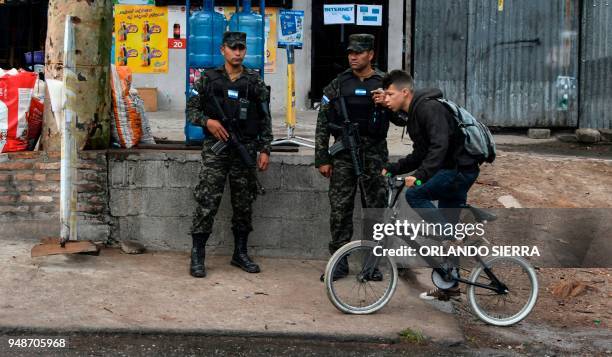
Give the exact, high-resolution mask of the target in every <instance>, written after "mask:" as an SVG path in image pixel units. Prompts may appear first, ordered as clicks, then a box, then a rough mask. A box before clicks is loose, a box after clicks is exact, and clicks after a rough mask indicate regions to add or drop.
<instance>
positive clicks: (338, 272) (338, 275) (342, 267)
mask: <svg viewBox="0 0 612 357" xmlns="http://www.w3.org/2000/svg"><path fill="white" fill-rule="evenodd" d="M348 273H349V264H348V257H347V256H344V257H342V258H341V259H340V261H339V262H338V264H337V265H336V269H335V270H334V274H333V276H332V280H333V281H336V280H339V279H342V278H346V276H347V275H348ZM319 280H321V281H325V274H321V277H320V278H319Z"/></svg>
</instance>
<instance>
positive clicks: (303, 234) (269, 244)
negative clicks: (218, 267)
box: [108, 150, 360, 258]
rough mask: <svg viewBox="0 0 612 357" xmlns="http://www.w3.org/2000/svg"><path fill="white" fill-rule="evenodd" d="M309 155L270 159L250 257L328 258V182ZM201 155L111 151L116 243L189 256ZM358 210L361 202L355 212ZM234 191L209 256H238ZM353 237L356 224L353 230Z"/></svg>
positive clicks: (255, 210)
mask: <svg viewBox="0 0 612 357" xmlns="http://www.w3.org/2000/svg"><path fill="white" fill-rule="evenodd" d="M313 162H314V157H313V156H312V155H299V154H294V153H292V154H276V153H275V154H273V155H272V156H271V164H270V168H269V169H268V171H266V172H263V173H261V172H259V173H258V177H259V180H260V181H261V183H262V185H263V187H264V188H265V190H266V194H265V195H263V196H258V197H257V200H256V201H255V203H254V207H253V226H254V232H253V233H252V235H251V239H250V241H249V244H250V246H251V250H252V252H253V254H255V255H259V256H267V257H288V258H326V257H328V255H329V253H328V247H327V246H328V242H329V239H330V233H329V199H328V196H327V190H328V185H329V183H328V180H327V179H325V178H323V177H322V176H321V175H320V174H319V173H318V171H317V170H316V169H315V168H314V164H313ZM200 167H201V156H200V152H199V151H197V150H190V151H186V150H185V151H179V150H177V151H165V152H159V151H154V150H111V151H109V152H108V171H109V175H108V176H109V178H110V182H109V199H108V202H109V212H110V215H111V218H112V220H114V221H116V222H117V224H116V227H113V229H112V232H111V235H112V237H113V238H114V239H116V240H123V239H132V240H137V241H140V242H141V243H143V244H144V245H145V246H147V248H149V249H154V250H179V251H186V250H188V249H190V245H191V238H190V236H189V230H190V227H191V221H192V215H193V211H194V210H195V207H196V202H195V200H194V198H193V189H194V187H195V186H196V185H197V183H198V180H199V178H198V177H199V171H200ZM359 207H360V204H359V203H358V201H356V208H357V209H356V212H355V214H359V213H360V212H359ZM231 217H232V209H231V204H230V200H229V185H228V184H226V187H225V194H224V197H223V199H222V202H221V206H220V209H219V212H218V214H217V217H216V220H215V225H214V228H213V236H212V237H211V240H210V241H209V247H210V248H209V251H210V252H211V253H213V254H228V253H230V252H231V250H232V249H233V236H232V232H231ZM355 224H356V227H355V228H356V231H358V228H359V222H357V221H356V222H355Z"/></svg>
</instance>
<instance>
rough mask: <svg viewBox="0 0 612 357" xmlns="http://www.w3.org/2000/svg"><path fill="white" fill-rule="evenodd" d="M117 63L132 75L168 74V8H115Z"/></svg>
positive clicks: (129, 6)
mask: <svg viewBox="0 0 612 357" xmlns="http://www.w3.org/2000/svg"><path fill="white" fill-rule="evenodd" d="M115 63H116V64H117V65H120V66H129V67H130V69H131V70H132V72H133V73H165V72H167V71H168V8H167V7H156V6H148V5H143V6H141V5H116V6H115Z"/></svg>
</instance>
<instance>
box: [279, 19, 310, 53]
mask: <svg viewBox="0 0 612 357" xmlns="http://www.w3.org/2000/svg"><path fill="white" fill-rule="evenodd" d="M278 19H279V24H280V25H279V26H280V31H278V47H286V46H294V47H296V48H302V45H303V44H304V11H301V10H280V12H279V14H278Z"/></svg>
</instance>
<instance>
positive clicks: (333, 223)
mask: <svg viewBox="0 0 612 357" xmlns="http://www.w3.org/2000/svg"><path fill="white" fill-rule="evenodd" d="M347 51H348V60H349V64H350V67H351V68H349V69H347V70H346V71H344V72H342V73H341V74H340V75H338V77H336V78H335V79H334V80H332V81H331V83H330V84H329V85H328V86H327V87H325V88H324V89H323V94H324V95H323V98H322V100H321V107H320V110H319V115H318V118H317V129H316V136H315V166H316V167H317V168H318V169H319V172H320V173H321V174H322V175H323V176H325V177H327V178H329V179H330V184H329V202H330V206H331V214H330V219H329V223H330V230H331V241H330V243H329V251H330V253H332V254H333V253H334V252H335V251H336V250H337V249H338V248H340V247H342V246H343V245H344V244H346V243H348V242H349V241H350V240H351V237H352V235H353V209H354V202H355V194H356V191H357V188H358V184H357V177H356V176H355V172H354V171H353V162H352V160H351V155H350V152H349V150H346V149H345V150H343V151H341V152H339V153H338V154H336V155H335V156H333V157H332V156H331V155H330V153H329V139H330V136H334V138H335V139H336V140H339V139H340V136H341V135H340V134H341V133H339V132H334V130H333V129H331V128H330V127H329V124H330V123H335V124H336V125H342V122H343V121H344V118H343V116H342V113H341V112H342V111H341V110H340V108H339V104H338V103H339V98H340V97H341V96H343V97H344V98H345V103H346V109H347V114H348V117H349V119H350V121H351V122H352V123H358V124H359V136H360V140H361V150H360V151H361V152H360V155H361V158H362V166H363V169H364V173H365V176H364V178H363V179H362V180H363V192H360V194H361V195H362V196H361V198H362V204H365V205H366V206H367V207H368V208H383V207H385V204H386V202H385V200H386V194H387V193H386V184H385V179H384V177H382V176H381V175H380V172H381V170H382V168H383V164H384V163H386V162H387V161H388V156H389V153H388V150H387V141H386V135H387V131H388V129H389V121H390V120H391V121H393V122H394V123H395V124H398V125H404V123H403V122H401V121H399V119H398V118H397V117H395V116H393V115H392V113H390V112H389V111H388V110H387V109H385V108H383V107H377V106H376V104H379V103H381V102H382V101H383V100H384V94H383V93H381V92H380V91H378V89H382V79H383V77H384V75H385V73H384V72H382V71H380V70H378V69H376V68H374V67H373V66H372V60H373V57H374V36H372V35H368V34H356V35H351V36H350V37H349V46H348V48H347ZM364 201H365V202H364ZM347 274H348V264H347V262H346V259H345V260H344V261H341V262H340V264H339V267H338V269H336V271H335V272H334V280H335V279H339V278H342V277H344V276H346V275H347ZM372 279H373V280H379V279H382V276H381V275H380V272H378V271H376V272H375V274H373V275H372ZM321 281H323V275H322V276H321Z"/></svg>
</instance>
